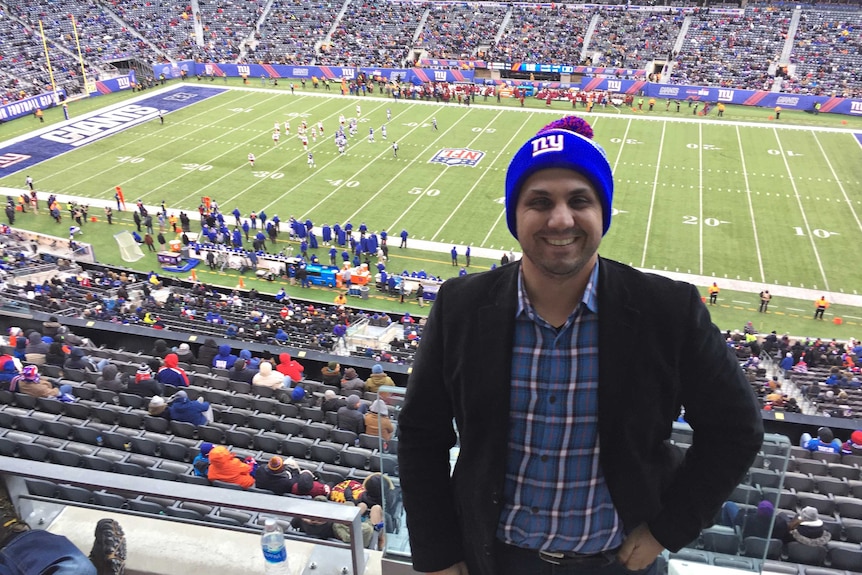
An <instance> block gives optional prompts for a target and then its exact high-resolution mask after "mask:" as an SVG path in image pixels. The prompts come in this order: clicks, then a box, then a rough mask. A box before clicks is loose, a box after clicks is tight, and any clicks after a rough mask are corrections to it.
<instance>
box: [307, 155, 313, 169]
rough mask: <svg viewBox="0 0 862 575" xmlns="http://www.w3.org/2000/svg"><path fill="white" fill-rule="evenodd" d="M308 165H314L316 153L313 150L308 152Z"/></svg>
mask: <svg viewBox="0 0 862 575" xmlns="http://www.w3.org/2000/svg"><path fill="white" fill-rule="evenodd" d="M308 167H309V168H313V167H314V155H313V154H312V153H311V152H308Z"/></svg>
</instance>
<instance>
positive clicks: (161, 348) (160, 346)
mask: <svg viewBox="0 0 862 575" xmlns="http://www.w3.org/2000/svg"><path fill="white" fill-rule="evenodd" d="M170 352H171V350H170V349H168V342H166V341H165V340H163V339H157V340H156V341H154V342H153V351H151V352H150V355H151V356H153V357H159V358H163V357H165V356H166V355H168V354H169V353H170Z"/></svg>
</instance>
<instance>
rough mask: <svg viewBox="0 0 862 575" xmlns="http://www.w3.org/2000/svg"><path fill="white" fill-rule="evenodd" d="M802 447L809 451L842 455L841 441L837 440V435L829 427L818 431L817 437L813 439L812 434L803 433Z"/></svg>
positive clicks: (800, 440)
mask: <svg viewBox="0 0 862 575" xmlns="http://www.w3.org/2000/svg"><path fill="white" fill-rule="evenodd" d="M799 445H800V447H804V448H805V449H807V450H808V451H817V452H820V453H824V452H825V453H841V440H840V439H836V438H835V434H834V433H833V432H832V430H831V429H830V428H828V427H821V428H819V429H818V430H817V437H813V438H812V437H811V434H810V433H803V434H802V436H801V437H800V439H799Z"/></svg>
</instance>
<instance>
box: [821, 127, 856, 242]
mask: <svg viewBox="0 0 862 575" xmlns="http://www.w3.org/2000/svg"><path fill="white" fill-rule="evenodd" d="M811 135H812V136H814V141H815V142H817V147H818V148H820V153H821V154H823V159H824V160H825V161H826V165H827V166H829V171H830V172H832V177H833V178H835V183H837V184H838V187H839V188H840V189H841V195H842V196H844V201H845V202H847V207H848V208H850V213H851V214H853V219H854V220H856V227H858V228H859V229H860V230H862V222H860V221H859V215H858V214H857V213H856V210H855V209H853V200H851V199H850V198H849V197H848V196H847V191H846V190H845V189H844V184H842V183H841V179H840V178H839V177H838V174H836V173H835V168H833V167H832V162H830V161H829V156H828V155H827V154H826V150H824V149H823V145H821V144H820V140H819V139H818V138H817V132H814V131H813V130H812V132H811ZM853 139H854V140H855V139H856V138H855V137H854V138H853ZM857 141H858V140H857Z"/></svg>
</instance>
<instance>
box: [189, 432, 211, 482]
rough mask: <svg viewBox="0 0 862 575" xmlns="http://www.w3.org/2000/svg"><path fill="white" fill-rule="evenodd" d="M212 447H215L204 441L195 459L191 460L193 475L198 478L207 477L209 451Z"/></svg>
mask: <svg viewBox="0 0 862 575" xmlns="http://www.w3.org/2000/svg"><path fill="white" fill-rule="evenodd" d="M213 447H215V446H214V445H213V444H212V443H209V442H208V441H204V442H203V443H201V450H200V451H199V452H198V454H197V455H195V458H194V459H193V460H192V467H193V468H194V472H195V475H197V476H198V477H207V473H208V472H209V468H210V457H209V455H210V451H212V449H213Z"/></svg>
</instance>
